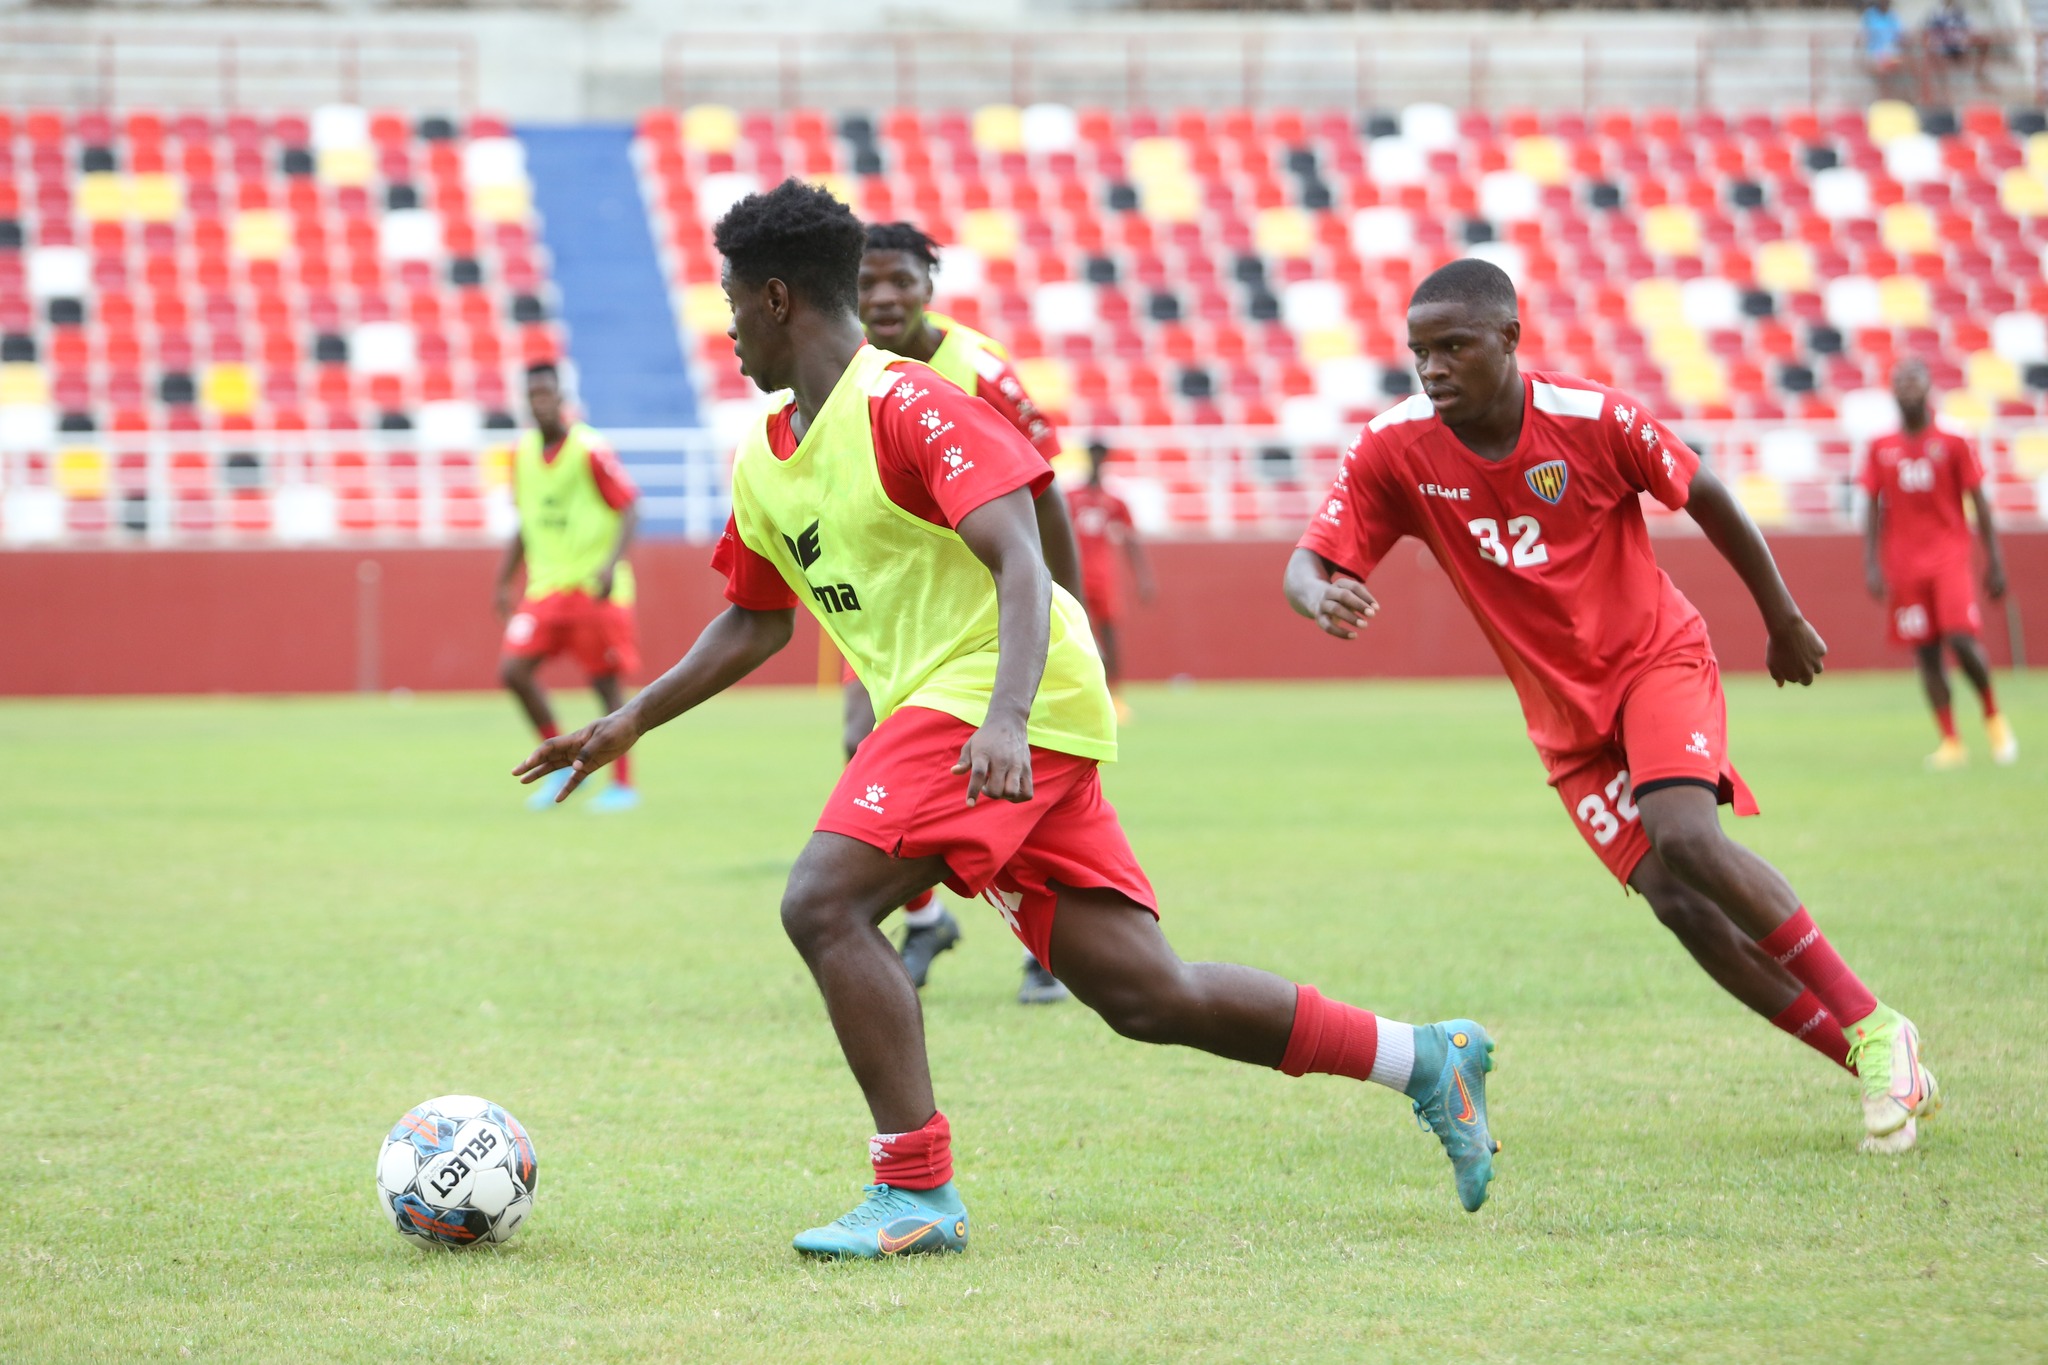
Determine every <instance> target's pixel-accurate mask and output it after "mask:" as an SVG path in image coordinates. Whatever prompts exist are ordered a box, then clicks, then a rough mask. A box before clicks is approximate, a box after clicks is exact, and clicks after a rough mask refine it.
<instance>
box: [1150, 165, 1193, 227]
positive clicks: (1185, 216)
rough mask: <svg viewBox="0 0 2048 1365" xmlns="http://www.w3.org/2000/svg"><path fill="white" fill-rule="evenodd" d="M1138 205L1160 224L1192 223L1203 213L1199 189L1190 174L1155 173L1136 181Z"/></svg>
mask: <svg viewBox="0 0 2048 1365" xmlns="http://www.w3.org/2000/svg"><path fill="white" fill-rule="evenodd" d="M1138 207H1139V208H1140V209H1142V210H1143V211H1144V214H1145V216H1146V217H1147V218H1150V219H1152V220H1153V221H1154V222H1160V223H1192V222H1194V221H1195V219H1197V218H1199V217H1201V214H1202V190H1201V187H1200V186H1199V185H1197V184H1195V181H1194V177H1193V176H1186V175H1180V176H1158V177H1155V178H1153V179H1151V180H1141V181H1139V182H1138Z"/></svg>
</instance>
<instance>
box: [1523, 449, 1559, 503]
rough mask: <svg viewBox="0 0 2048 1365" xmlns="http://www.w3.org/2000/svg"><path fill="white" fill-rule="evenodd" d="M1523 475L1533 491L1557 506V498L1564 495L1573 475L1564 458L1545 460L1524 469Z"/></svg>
mask: <svg viewBox="0 0 2048 1365" xmlns="http://www.w3.org/2000/svg"><path fill="white" fill-rule="evenodd" d="M1522 477H1523V478H1525V479H1527V480H1528V481H1529V491H1530V492H1531V493H1534V494H1535V495H1536V496H1537V497H1539V498H1541V499H1543V500H1544V501H1545V502H1547V503H1549V504H1550V505H1551V506H1553V507H1555V506H1556V505H1557V500H1558V499H1559V498H1561V497H1563V496H1564V486H1565V483H1566V481H1567V480H1569V479H1570V477H1571V471H1570V470H1569V469H1566V468H1565V464H1564V461H1563V460H1545V461H1544V462H1543V463H1542V464H1539V465H1534V466H1532V467H1530V468H1529V469H1526V470H1524V471H1523V472H1522Z"/></svg>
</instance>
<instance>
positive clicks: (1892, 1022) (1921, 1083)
mask: <svg viewBox="0 0 2048 1365" xmlns="http://www.w3.org/2000/svg"><path fill="white" fill-rule="evenodd" d="M1848 1034H1849V1065H1851V1066H1853V1067H1855V1068H1856V1074H1857V1075H1858V1076H1859V1077H1861V1078H1862V1080H1863V1131H1864V1132H1865V1133H1867V1134H1868V1135H1869V1139H1879V1140H1881V1139H1885V1138H1889V1137H1891V1136H1892V1135H1893V1134H1895V1133H1900V1132H1904V1131H1905V1130H1906V1128H1907V1127H1908V1125H1912V1126H1913V1127H1914V1129H1915V1135H1916V1136H1917V1131H1918V1125H1916V1124H1913V1120H1915V1119H1925V1118H1932V1117H1933V1116H1934V1114H1935V1113H1936V1112H1937V1111H1938V1110H1939V1109H1940V1108H1941V1087H1940V1086H1939V1085H1937V1084H1935V1080H1934V1073H1933V1072H1931V1071H1929V1070H1928V1069H1927V1068H1926V1067H1924V1066H1922V1065H1920V1032H1919V1030H1918V1029H1916V1028H1914V1027H1913V1021H1912V1020H1911V1019H1908V1018H1907V1017H1906V1016H1905V1015H1903V1014H1900V1013H1899V1012H1898V1011H1897V1010H1895V1009H1893V1008H1892V1007H1891V1006H1889V1005H1879V1006H1878V1007H1877V1012H1876V1013H1875V1014H1872V1015H1871V1016H1870V1017H1869V1018H1868V1019H1861V1020H1858V1021H1857V1022H1856V1023H1854V1024H1851V1025H1850V1026H1849V1028H1848ZM1911 1145H1912V1139H1911V1138H1908V1139H1907V1140H1906V1143H1905V1145H1904V1146H1901V1145H1899V1144H1897V1143H1895V1142H1894V1143H1884V1142H1882V1141H1871V1140H1866V1141H1865V1143H1864V1150H1865V1151H1872V1152H1883V1153H1886V1154H1888V1155H1895V1154H1897V1153H1898V1152H1902V1151H1904V1150H1905V1149H1906V1147H1909V1146H1911Z"/></svg>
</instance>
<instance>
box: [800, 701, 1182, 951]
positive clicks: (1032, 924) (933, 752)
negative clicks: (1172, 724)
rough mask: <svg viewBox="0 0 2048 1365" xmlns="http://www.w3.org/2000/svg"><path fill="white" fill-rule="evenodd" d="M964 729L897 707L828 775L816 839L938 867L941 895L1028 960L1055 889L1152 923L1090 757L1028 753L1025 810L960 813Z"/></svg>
mask: <svg viewBox="0 0 2048 1365" xmlns="http://www.w3.org/2000/svg"><path fill="white" fill-rule="evenodd" d="M973 733H974V727H973V726H972V725H969V724H968V723H967V722H966V721H964V720H960V719H958V718H957V717H954V716H949V715H947V714H946V713H945V712H943V711H932V710H928V709H926V708H924V707H921V706H906V707H904V708H903V709H901V710H899V711H897V712H896V713H895V714H894V715H892V716H890V717H889V718H888V719H887V720H885V721H883V722H882V723H881V724H880V725H878V726H876V727H875V730H874V733H873V734H871V735H869V736H868V737H867V739H866V740H865V741H863V742H862V744H861V746H860V748H859V749H858V750H856V751H855V753H854V755H853V760H852V761H851V762H850V763H848V764H847V765H846V771H845V772H844V773H842V774H841V775H840V778H839V785H838V786H837V787H834V788H833V789H832V795H831V796H830V797H829V798H828V799H827V800H826V802H825V810H824V813H823V814H821V815H819V817H818V828H819V829H820V830H823V831H825V832H826V833H830V834H844V835H845V836H846V837H847V838H849V839H858V840H860V841H861V842H862V843H864V844H872V845H874V846H875V847H876V848H879V849H881V850H882V851H883V852H884V853H887V854H889V855H890V856H891V857H895V858H933V857H936V858H943V859H945V861H946V869H947V871H948V872H949V873H950V874H951V875H950V876H948V877H947V878H946V885H947V886H949V887H951V888H952V889H953V891H954V892H955V893H957V894H959V895H962V896H981V897H984V898H986V899H987V900H988V902H989V904H991V905H993V906H995V908H996V909H997V910H999V911H1001V912H1002V916H1003V919H1004V920H1005V921H1007V922H1008V923H1009V926H1010V932H1011V933H1013V934H1015V935H1016V936H1017V937H1018V938H1019V939H1021V940H1022V941H1023V943H1024V946H1025V947H1026V948H1029V949H1030V950H1031V954H1032V956H1033V957H1036V958H1037V959H1038V960H1039V961H1040V962H1042V963H1044V964H1045V965H1046V967H1047V968H1049V969H1050V970H1053V971H1058V970H1059V968H1058V966H1057V965H1056V964H1055V963H1054V962H1053V960H1052V957H1051V948H1052V944H1051V939H1052V918H1053V910H1054V908H1055V906H1056V905H1057V902H1058V896H1057V893H1056V892H1055V890H1054V887H1055V886H1068V887H1093V886H1103V887H1108V888H1109V889H1110V890H1112V891H1117V892H1121V893H1122V894H1123V895H1125V896H1127V897H1129V898H1130V899H1131V900H1133V901H1136V902H1137V903H1138V904H1139V905H1142V906H1144V907H1145V908H1146V909H1147V910H1150V911H1151V912H1152V913H1153V914H1154V915H1155V916H1156V915H1157V914H1158V913H1159V903H1158V900H1157V898H1156V897H1155V896H1154V895H1153V893H1152V883H1151V882H1150V881H1148V880H1147V879H1146V877H1145V871H1144V869H1143V868H1141V867H1139V866H1138V859H1137V856H1136V855H1135V854H1133V853H1132V852H1131V845H1130V841H1129V840H1127V839H1125V838H1124V831H1123V826H1122V825H1120V824H1118V823H1117V818H1116V809H1115V808H1114V807H1113V806H1111V805H1110V804H1109V802H1107V801H1105V800H1103V799H1102V782H1101V779H1100V776H1099V774H1098V773H1097V770H1096V763H1095V760H1094V759H1092V758H1077V757H1076V756H1074V755H1073V754H1063V753H1058V752H1056V751H1054V750H1052V749H1040V748H1037V747H1035V746H1034V747H1033V748H1032V750H1031V786H1032V796H1031V799H1030V800H1029V801H1022V802H1017V801H994V800H990V799H989V798H987V797H983V798H982V799H981V801H980V802H979V803H978V804H976V805H973V806H970V805H968V804H967V778H966V777H965V775H963V774H959V773H955V772H954V771H953V765H954V764H955V763H957V762H958V761H959V759H960V746H961V745H963V744H965V743H966V742H967V740H968V737H969V736H971V735H972V734H973Z"/></svg>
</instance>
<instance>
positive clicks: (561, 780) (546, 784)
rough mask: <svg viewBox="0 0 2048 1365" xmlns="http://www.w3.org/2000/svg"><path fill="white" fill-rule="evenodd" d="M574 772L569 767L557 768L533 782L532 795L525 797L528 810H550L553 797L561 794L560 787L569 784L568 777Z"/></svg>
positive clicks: (572, 775) (552, 805) (553, 802)
mask: <svg viewBox="0 0 2048 1365" xmlns="http://www.w3.org/2000/svg"><path fill="white" fill-rule="evenodd" d="M575 775H576V774H575V772H574V771H573V770H571V769H569V768H557V769H555V770H554V771H553V772H551V773H549V774H548V775H547V776H546V777H543V778H542V779H541V780H540V781H538V782H536V783H534V784H533V795H531V796H529V797H527V798H526V808H527V809H528V810H552V809H553V808H554V804H555V798H556V797H558V796H560V795H561V794H562V788H564V787H566V786H568V785H569V779H570V778H572V777H574V776H575Z"/></svg>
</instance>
